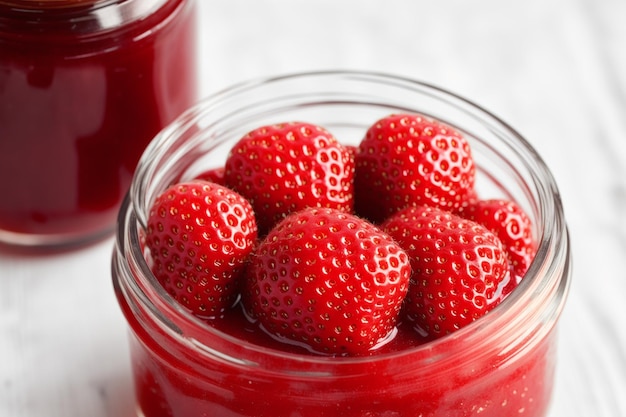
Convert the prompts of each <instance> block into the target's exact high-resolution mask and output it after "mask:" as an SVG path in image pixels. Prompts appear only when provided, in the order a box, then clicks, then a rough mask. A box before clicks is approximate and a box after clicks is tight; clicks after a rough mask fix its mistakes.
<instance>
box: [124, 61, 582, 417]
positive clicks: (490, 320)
mask: <svg viewBox="0 0 626 417" xmlns="http://www.w3.org/2000/svg"><path fill="white" fill-rule="evenodd" d="M398 112H419V113H422V114H426V115H430V116H431V117H434V118H437V119H439V120H442V121H444V122H445V123H448V124H450V125H452V126H454V127H456V128H457V129H459V130H460V131H462V132H463V133H464V134H465V135H466V137H467V138H468V140H469V142H470V144H471V146H472V150H473V155H474V158H475V160H476V164H477V166H478V169H477V171H478V172H477V191H478V193H479V195H481V196H483V197H485V198H488V197H506V198H509V199H513V200H515V201H516V202H517V203H518V204H520V205H521V206H522V207H523V208H525V210H526V211H527V212H528V213H529V214H530V216H531V218H532V219H533V221H534V227H535V230H534V232H535V234H536V236H537V239H538V241H539V249H538V253H537V255H536V258H535V260H534V261H533V263H532V265H531V266H530V269H529V271H528V273H527V275H526V276H525V278H524V279H523V280H522V281H521V283H520V284H519V286H518V288H517V289H516V290H515V291H514V292H513V293H512V294H511V295H510V296H509V297H507V298H506V299H505V300H504V301H503V302H502V303H501V304H500V305H498V306H497V307H496V308H495V309H494V310H492V311H491V312H490V313H488V314H487V315H486V316H484V317H483V318H481V319H479V320H477V321H475V322H474V323H472V324H470V325H468V326H467V327H465V328H463V329H461V330H459V331H457V332H455V333H453V334H451V335H448V336H445V337H443V338H441V339H438V340H436V341H434V342H430V343H427V344H423V345H421V346H417V347H411V348H407V349H404V350H399V351H396V352H387V353H380V354H377V355H373V356H370V357H365V358H364V357H360V358H345V357H343V358H331V357H319V356H313V355H308V354H298V353H293V352H285V351H282V350H280V349H275V348H272V347H267V346H265V347H264V346H259V345H255V344H253V343H250V342H249V341H246V340H244V339H243V338H239V337H238V336H236V335H234V334H232V333H230V332H228V333H227V332H224V331H222V330H219V329H217V328H214V327H213V326H209V325H207V324H206V323H205V322H203V321H201V320H199V319H197V318H195V317H194V316H192V315H190V314H188V313H187V312H186V311H185V310H184V309H183V308H181V307H180V305H178V304H177V303H176V302H175V301H173V299H172V298H171V297H170V296H169V295H168V294H167V293H166V292H165V291H164V290H163V289H162V288H161V287H160V285H159V284H158V282H157V281H156V279H155V277H154V276H153V275H152V273H151V271H150V268H149V266H148V265H147V264H146V261H145V259H144V257H143V254H142V245H141V242H142V241H141V236H142V231H143V229H144V227H145V225H146V217H147V214H148V209H149V207H150V205H151V202H152V201H153V200H154V198H155V196H156V195H157V194H159V193H160V192H161V191H162V190H163V189H164V188H165V187H166V186H167V185H169V184H171V183H172V182H176V181H182V180H186V179H191V178H193V177H195V176H196V175H197V174H198V173H200V172H202V171H204V170H206V169H207V168H213V167H219V166H221V165H222V164H223V163H224V160H225V156H226V154H227V152H228V149H229V148H230V147H231V146H232V145H233V144H234V142H235V141H236V140H237V139H238V138H240V137H241V136H242V135H243V134H244V133H246V132H247V131H249V130H252V129H253V128H255V127H258V126H261V125H265V124H269V123H276V122H285V121H294V120H300V121H306V122H311V123H317V124H319V125H321V126H324V127H326V128H327V129H329V130H330V131H331V132H332V133H333V134H334V135H335V136H336V137H337V138H338V139H339V140H340V141H342V142H344V143H348V144H350V143H351V144H357V143H358V141H359V140H360V139H361V137H362V136H363V134H364V132H365V129H366V128H367V126H369V125H370V124H371V123H373V122H374V121H376V120H378V119H379V118H381V117H383V116H386V115H388V114H390V113H398ZM570 269H571V268H570V246H569V241H568V233H567V228H566V224H565V221H564V214H563V209H562V207H561V202H560V199H559V193H558V190H557V187H556V185H555V182H554V180H553V178H552V176H551V174H550V172H549V170H548V168H547V167H546V166H545V165H544V163H543V162H542V160H541V159H540V157H539V156H538V155H537V153H536V152H535V151H534V150H533V149H532V148H531V146H530V145H529V144H528V142H526V140H524V138H522V137H521V136H520V135H519V134H518V133H517V132H515V131H514V130H513V129H511V128H510V127H509V126H508V125H506V124H505V123H504V122H502V121H501V120H499V119H498V118H496V117H495V116H493V115H492V114H490V113H488V112H487V111H485V110H483V109H481V108H480V107H478V106H476V105H474V104H472V103H471V102H469V101H467V100H465V99H463V98H461V97H459V96H456V95H454V94H452V93H449V92H446V91H444V90H441V89H439V88H436V87H434V86H430V85H427V84H423V83H420V82H417V81H413V80H409V79H403V78H397V77H393V76H389V75H384V74H373V73H360V72H318V73H308V74H296V75H290V76H285V77H278V78H273V79H264V80H258V81H252V82H248V83H243V84H240V85H237V86H235V87H232V88H230V89H228V90H225V91H222V92H221V93H218V94H216V95H214V96H212V97H210V98H208V99H206V100H204V101H203V102H202V103H200V104H199V105H197V106H195V107H193V108H192V109H190V110H189V111H188V112H186V113H185V114H184V115H183V116H182V117H180V118H179V119H177V120H176V121H175V122H174V123H173V124H171V125H170V126H169V127H167V128H166V129H164V130H163V131H162V132H161V133H160V134H159V135H158V136H157V137H156V138H155V140H154V141H153V142H152V143H151V145H150V146H149V147H148V149H147V151H146V152H145V154H144V155H143V157H142V159H141V161H140V164H139V168H138V170H137V172H136V174H135V177H134V179H133V184H132V187H131V191H130V194H129V195H128V197H127V199H126V200H125V201H124V203H123V206H122V209H121V211H120V217H119V221H118V230H117V240H116V247H115V251H114V254H113V261H112V274H113V282H114V286H115V291H116V294H117V298H118V300H119V304H120V306H121V308H122V311H123V313H124V315H125V317H126V320H127V322H128V325H129V328H130V354H131V363H132V367H133V372H134V380H135V387H136V393H137V404H138V410H139V415H141V416H145V417H162V416H174V417H184V416H190V415H198V416H199V415H206V416H220V417H264V416H272V417H294V416H299V417H320V416H326V417H328V416H332V417H339V416H342V417H374V416H376V417H417V416H421V417H426V416H430V417H454V416H459V417H460V416H464V417H467V416H481V417H485V416H488V417H512V416H520V415H527V416H532V417H541V416H544V415H546V413H547V410H548V407H549V403H550V397H551V391H552V386H553V374H554V368H555V361H556V357H555V352H556V349H555V343H556V339H557V332H556V324H557V321H558V318H559V315H560V313H561V310H562V308H563V305H564V302H565V298H566V294H567V292H568V287H569V282H570Z"/></svg>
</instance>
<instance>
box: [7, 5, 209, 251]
mask: <svg viewBox="0 0 626 417" xmlns="http://www.w3.org/2000/svg"><path fill="white" fill-rule="evenodd" d="M194 7H195V6H194V2H193V1H192V0H114V1H112V0H91V1H88V0H48V1H33V0H13V1H3V0H0V57H1V58H0V195H1V196H2V198H0V242H3V243H5V244H9V245H24V246H64V245H72V244H78V243H83V242H87V241H90V240H94V239H97V238H98V237H101V236H103V235H104V234H106V233H111V232H112V230H113V229H114V226H115V218H116V214H117V212H118V210H119V206H120V203H121V201H122V199H123V196H124V195H125V193H126V191H127V189H128V186H129V184H130V181H131V178H132V175H133V172H134V170H135V167H136V164H137V161H138V159H139V157H140V156H141V153H142V152H143V150H144V149H145V147H146V145H147V144H148V142H149V141H150V140H151V139H152V138H153V137H154V135H156V134H157V133H158V132H159V131H160V130H161V129H162V128H163V127H165V126H166V125H167V124H168V123H170V122H172V120H173V119H174V118H175V117H177V116H179V115H180V113H182V112H183V110H185V109H186V108H188V107H189V106H191V105H192V104H193V103H194V102H195V100H196V94H197V92H196V91H197V80H196V77H197V75H196V71H197V70H196V54H197V52H196V26H195V17H194Z"/></svg>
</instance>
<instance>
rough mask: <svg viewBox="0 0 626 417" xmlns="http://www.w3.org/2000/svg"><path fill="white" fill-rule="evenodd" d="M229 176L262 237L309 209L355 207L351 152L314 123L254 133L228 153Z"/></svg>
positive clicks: (284, 125)
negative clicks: (251, 211) (288, 217)
mask: <svg viewBox="0 0 626 417" xmlns="http://www.w3.org/2000/svg"><path fill="white" fill-rule="evenodd" d="M224 177H225V183H226V185H227V186H228V187H230V188H232V189H233V190H235V191H237V192H238V193H240V194H241V195H243V196H244V197H246V198H247V199H248V200H249V201H250V202H251V203H252V207H254V210H255V213H256V215H257V220H258V226H259V231H260V233H261V234H265V233H266V232H267V231H269V229H270V228H271V227H272V226H273V225H274V224H275V223H276V222H278V221H280V220H282V219H283V218H284V217H285V216H286V215H288V214H289V213H292V212H295V211H298V210H300V209H303V208H306V207H330V208H335V209H339V210H342V211H345V212H351V211H352V208H353V177H354V162H353V160H352V159H351V158H350V153H349V152H348V150H347V149H346V148H345V147H344V146H343V145H341V144H340V143H339V142H337V140H336V139H335V138H334V137H333V136H332V135H331V134H330V133H329V132H328V131H326V130H324V129H323V128H321V127H319V126H316V125H313V124H310V123H301V122H293V123H282V124H276V125H270V126H263V127H260V128H258V129H255V130H253V131H251V132H249V133H248V134H246V135H245V136H244V137H243V138H241V140H239V141H238V142H237V143H236V144H235V146H234V147H233V148H232V150H231V152H230V153H229V155H228V158H227V160H226V166H225V173H224Z"/></svg>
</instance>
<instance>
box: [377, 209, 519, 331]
mask: <svg viewBox="0 0 626 417" xmlns="http://www.w3.org/2000/svg"><path fill="white" fill-rule="evenodd" d="M381 226H382V228H383V230H384V231H386V232H387V233H389V235H390V236H391V237H392V238H394V239H395V240H396V241H397V242H398V243H399V244H400V246H402V247H403V248H404V249H405V251H406V252H407V254H408V255H409V257H410V259H411V267H412V270H413V272H412V276H411V284H410V286H409V291H408V294H407V297H406V300H405V313H406V316H407V318H408V319H409V320H410V321H412V322H413V323H414V326H415V329H416V330H417V331H418V333H419V334H420V336H421V337H422V338H423V339H425V340H432V339H436V338H438V337H441V336H443V335H446V334H448V333H452V332H454V331H456V330H458V329H460V328H462V327H464V326H466V325H467V324H469V323H471V322H473V321H474V320H476V319H478V318H479V317H481V316H483V315H484V314H485V313H487V312H488V311H490V310H491V309H492V308H493V307H495V306H496V305H497V304H498V303H499V301H500V300H501V299H502V298H501V296H500V293H501V291H502V288H503V287H504V286H505V285H506V284H507V282H508V279H509V277H510V274H509V273H508V263H507V259H506V253H505V251H504V249H503V248H502V244H501V242H500V240H499V239H498V238H497V237H496V236H495V235H494V234H493V233H491V232H490V231H489V230H487V229H486V228H485V227H484V226H482V225H480V224H478V223H475V222H472V221H470V220H467V219H463V218H461V217H459V216H456V215H454V214H452V213H449V212H447V211H443V210H441V209H439V208H434V207H426V206H420V207H408V208H406V209H403V210H401V211H399V212H398V213H396V214H394V215H393V216H391V217H390V218H389V219H387V220H386V221H385V222H384V223H383V224H382V225H381Z"/></svg>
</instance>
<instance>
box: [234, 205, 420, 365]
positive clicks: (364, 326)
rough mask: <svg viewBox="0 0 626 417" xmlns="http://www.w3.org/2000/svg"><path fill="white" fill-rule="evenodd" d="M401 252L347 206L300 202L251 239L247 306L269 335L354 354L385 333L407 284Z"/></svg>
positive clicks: (406, 268) (407, 266)
mask: <svg viewBox="0 0 626 417" xmlns="http://www.w3.org/2000/svg"><path fill="white" fill-rule="evenodd" d="M410 272H411V271H410V264H409V259H408V257H407V254H406V253H405V252H404V251H403V250H402V248H400V246H398V244H397V243H396V242H394V241H393V240H392V239H391V238H390V237H389V236H388V235H387V234H385V233H384V232H382V231H381V230H380V229H379V228H378V227H376V226H374V225H372V224H370V223H368V222H366V221H364V220H363V219H360V218H357V217H355V216H353V215H351V214H347V213H344V212H341V211H339V210H336V209H328V208H308V209H304V210H302V211H299V212H296V213H293V214H291V215H290V216H288V217H287V218H285V219H284V220H283V221H282V222H280V223H279V224H278V225H277V226H276V228H274V229H273V230H272V231H271V232H270V233H269V234H268V235H267V236H266V238H265V239H264V240H263V241H262V242H261V243H260V244H259V246H258V248H257V250H256V252H255V255H254V256H253V257H252V262H251V264H250V268H249V271H248V274H247V283H246V286H245V290H244V294H243V301H244V306H245V307H246V310H247V312H248V313H249V314H250V315H251V316H252V317H253V318H255V319H257V320H258V321H259V322H260V324H261V325H262V326H263V328H264V329H265V330H266V331H267V332H269V333H270V334H272V335H273V336H274V337H276V338H278V339H280V340H283V341H286V342H288V343H293V344H298V345H304V346H305V347H307V348H308V349H310V350H311V351H315V352H319V353H326V354H332V355H359V354H364V353H366V352H368V351H370V350H372V349H373V348H374V347H375V346H376V345H378V344H380V343H382V342H383V341H385V340H386V338H388V336H390V335H391V334H393V331H394V328H395V325H396V322H397V320H398V315H399V312H400V310H401V305H402V300H403V299H404V296H405V294H406V292H407V288H408V284H409V277H410Z"/></svg>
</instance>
